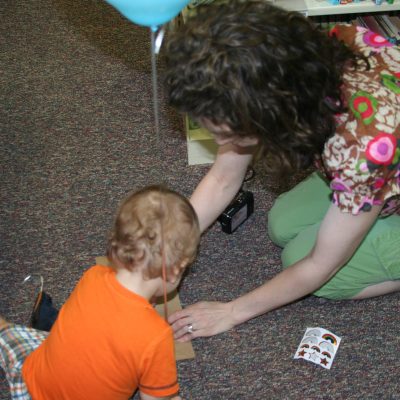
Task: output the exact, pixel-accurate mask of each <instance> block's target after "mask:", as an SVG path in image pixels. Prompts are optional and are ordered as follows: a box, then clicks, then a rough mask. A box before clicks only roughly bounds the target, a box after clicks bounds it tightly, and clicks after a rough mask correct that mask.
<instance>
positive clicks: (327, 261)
mask: <svg viewBox="0 0 400 400" xmlns="http://www.w3.org/2000/svg"><path fill="white" fill-rule="evenodd" d="M380 210H381V207H377V206H374V207H373V208H372V209H371V211H370V212H365V213H361V214H359V215H357V216H354V215H351V214H346V213H342V212H341V211H340V210H339V209H338V208H337V207H336V206H335V205H331V207H330V208H329V210H328V212H327V214H326V216H325V218H324V220H323V222H322V224H321V226H320V229H319V232H318V235H317V240H316V243H315V245H314V247H313V249H312V250H311V252H310V253H309V254H308V255H307V256H306V257H304V258H303V259H302V260H300V261H298V262H297V263H295V264H293V265H292V266H290V267H288V268H287V269H285V270H284V271H282V272H280V273H279V274H278V275H276V276H275V277H274V278H273V279H271V280H269V281H267V282H266V283H264V284H263V285H262V286H260V287H258V288H257V289H255V290H253V291H251V292H249V293H247V294H245V295H243V296H241V297H239V298H237V299H235V300H233V301H231V302H229V303H219V302H202V303H197V304H194V305H192V306H189V307H186V308H185V309H184V310H181V311H179V312H178V313H175V314H174V315H173V316H171V317H173V319H171V320H170V322H171V323H172V324H173V325H172V326H173V329H174V331H175V338H176V339H178V340H180V341H188V340H191V339H193V338H195V337H199V336H211V335H215V334H217V333H220V332H224V331H226V330H228V329H230V328H232V327H233V326H235V325H238V324H240V323H242V322H245V321H248V320H249V319H251V318H254V317H256V316H258V315H261V314H264V313H265V312H268V311H271V310H274V309H276V308H278V307H281V306H283V305H285V304H288V303H290V302H292V301H294V300H297V299H299V298H301V297H304V296H306V295H308V294H310V293H312V292H313V291H315V290H316V289H318V288H319V287H321V286H322V285H323V284H324V283H326V282H327V281H328V280H329V279H330V278H331V277H332V276H333V275H334V274H335V273H336V272H337V271H338V270H339V269H340V268H341V267H342V266H343V265H344V264H345V263H346V262H347V261H348V260H349V259H350V258H351V256H352V255H353V254H354V252H355V251H356V249H357V247H358V246H359V245H360V243H361V241H362V240H363V238H364V237H365V235H366V234H367V233H368V231H369V229H370V228H371V226H372V225H373V223H374V222H375V220H376V219H377V217H378V215H379V212H380ZM188 324H192V325H193V327H194V329H195V330H194V331H193V333H192V334H190V335H189V334H187V328H186V326H187V325H188Z"/></svg>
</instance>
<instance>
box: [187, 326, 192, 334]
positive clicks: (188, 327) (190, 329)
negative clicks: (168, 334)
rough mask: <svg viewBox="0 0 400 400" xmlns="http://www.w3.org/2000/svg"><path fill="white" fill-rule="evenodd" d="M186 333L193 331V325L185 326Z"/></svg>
mask: <svg viewBox="0 0 400 400" xmlns="http://www.w3.org/2000/svg"><path fill="white" fill-rule="evenodd" d="M187 333H193V325H192V324H190V325H188V326H187Z"/></svg>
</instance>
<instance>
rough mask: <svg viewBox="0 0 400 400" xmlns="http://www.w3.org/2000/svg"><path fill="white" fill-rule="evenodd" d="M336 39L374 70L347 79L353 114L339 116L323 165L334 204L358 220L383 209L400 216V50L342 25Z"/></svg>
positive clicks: (347, 96)
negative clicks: (373, 208) (362, 214)
mask: <svg viewBox="0 0 400 400" xmlns="http://www.w3.org/2000/svg"><path fill="white" fill-rule="evenodd" d="M331 34H332V35H336V36H337V37H338V39H339V40H342V41H344V42H345V43H346V44H347V45H349V46H350V47H351V48H353V49H355V50H356V51H358V52H360V53H362V54H364V55H366V56H367V57H368V60H369V63H370V67H371V68H370V69H369V70H368V71H365V70H358V71H354V70H349V71H345V74H344V76H343V80H344V85H343V98H344V99H345V102H346V106H347V109H348V111H346V113H343V114H339V115H337V116H336V118H337V129H336V133H335V134H334V135H333V136H332V137H331V138H330V139H329V140H328V141H327V142H326V144H325V148H324V152H323V154H322V157H321V165H320V167H321V170H322V172H323V173H324V174H325V176H326V177H327V178H328V179H329V180H330V188H331V189H332V192H333V197H332V200H333V202H334V204H336V205H337V206H338V207H339V208H340V209H341V210H342V211H344V212H348V213H352V214H354V215H356V214H359V213H360V212H362V211H369V210H370V209H371V206H372V205H382V204H383V209H382V211H381V215H380V216H381V217H383V216H388V215H390V214H394V213H396V214H400V48H399V47H397V46H395V45H393V44H392V43H390V42H389V41H387V40H386V39H384V38H383V37H381V36H379V35H377V34H375V33H373V32H371V31H368V30H367V29H365V28H362V27H356V26H349V25H336V26H335V27H334V28H333V29H332V30H331Z"/></svg>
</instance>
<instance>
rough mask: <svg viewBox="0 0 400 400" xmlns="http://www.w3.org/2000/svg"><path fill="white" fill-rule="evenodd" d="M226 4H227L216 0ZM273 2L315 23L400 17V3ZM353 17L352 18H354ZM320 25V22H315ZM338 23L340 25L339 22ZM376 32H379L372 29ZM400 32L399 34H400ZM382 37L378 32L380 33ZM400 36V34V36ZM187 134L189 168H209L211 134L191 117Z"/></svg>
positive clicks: (371, 0)
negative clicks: (386, 15) (206, 165)
mask: <svg viewBox="0 0 400 400" xmlns="http://www.w3.org/2000/svg"><path fill="white" fill-rule="evenodd" d="M202 1H203V2H204V1H206V2H208V3H210V2H212V1H211V0H197V2H198V3H200V4H201V2H202ZM216 1H226V0H216ZM266 1H271V2H272V3H273V4H275V5H276V6H279V7H282V8H285V9H287V10H292V11H298V12H301V13H302V14H304V15H306V16H307V17H311V18H313V19H316V18H322V19H329V20H331V19H332V18H333V19H334V18H335V16H338V17H340V18H344V17H348V19H353V20H355V23H358V24H361V25H362V22H360V21H357V20H356V18H357V17H358V18H359V19H360V18H361V17H360V16H367V15H368V16H369V15H374V14H375V15H377V16H378V15H379V14H380V15H382V14H384V13H390V14H396V15H399V14H400V13H399V11H400V0H394V3H393V4H389V3H388V2H387V1H386V0H383V1H382V4H381V5H377V4H375V1H374V0H363V1H359V2H353V3H349V4H345V5H332V4H331V3H330V2H329V1H328V0H266ZM191 12H195V7H192V8H187V9H186V10H184V11H183V12H182V19H183V23H184V21H185V16H187V15H188V14H190V13H191ZM351 14H353V15H351ZM315 22H317V21H315ZM336 22H338V21H336ZM372 30H374V31H376V32H377V30H376V29H372ZM399 31H400V30H399ZM377 33H379V32H377ZM399 34H400V33H399ZM185 130H186V136H187V151H188V164H189V165H195V164H210V163H212V162H213V161H214V159H215V155H216V152H217V148H218V146H217V145H216V144H215V142H214V140H213V138H212V136H211V134H210V133H209V132H208V131H207V130H205V129H203V128H201V127H199V126H196V124H194V123H193V121H190V120H189V118H188V116H187V115H186V116H185Z"/></svg>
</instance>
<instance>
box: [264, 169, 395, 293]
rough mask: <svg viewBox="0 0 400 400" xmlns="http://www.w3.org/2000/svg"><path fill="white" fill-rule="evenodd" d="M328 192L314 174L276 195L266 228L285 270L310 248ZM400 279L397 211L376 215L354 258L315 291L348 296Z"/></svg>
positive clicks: (328, 196)
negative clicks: (277, 249)
mask: <svg viewBox="0 0 400 400" xmlns="http://www.w3.org/2000/svg"><path fill="white" fill-rule="evenodd" d="M330 194H331V190H330V188H329V186H328V185H327V183H326V182H325V181H324V180H323V179H322V178H321V177H320V176H319V175H318V174H317V173H313V174H312V175H310V176H309V177H308V178H307V179H305V180H304V181H303V182H301V183H300V184H298V185H297V186H296V187H294V188H293V189H292V190H290V191H289V192H286V193H283V194H282V195H281V196H279V197H278V199H277V200H276V202H275V204H274V206H273V207H272V208H271V211H270V212H269V215H268V231H269V235H270V238H271V239H272V240H273V242H274V243H275V244H277V245H278V246H280V247H283V251H282V264H283V268H286V267H288V266H290V265H292V264H293V263H295V262H296V261H298V260H300V259H302V258H303V257H305V256H306V255H307V254H308V253H309V252H310V250H311V249H312V247H313V246H314V243H315V240H316V237H317V232H318V229H319V225H320V223H321V221H322V219H323V218H324V216H325V214H326V212H327V211H328V208H329V206H330V205H331V201H330ZM397 279H400V215H392V216H389V217H386V218H381V219H378V220H377V221H376V222H375V224H374V225H373V226H372V228H371V230H370V231H369V232H368V234H367V235H366V237H365V238H364V240H363V241H362V243H361V245H360V246H359V247H358V249H357V251H356V252H355V253H354V255H353V257H352V258H351V259H350V260H349V261H348V263H347V264H346V265H344V266H343V268H341V269H340V271H339V272H338V273H337V274H336V275H335V276H333V277H332V278H331V279H330V280H329V281H328V282H327V283H326V284H325V285H324V286H322V287H321V288H319V289H318V290H316V291H315V292H314V294H315V295H316V296H320V297H326V298H328V299H349V298H352V297H353V296H355V295H356V294H358V293H359V292H361V291H362V290H363V289H364V288H366V287H368V286H371V285H374V284H377V283H381V282H385V281H393V280H397Z"/></svg>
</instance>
